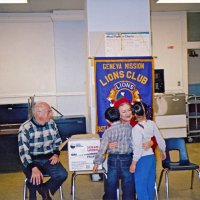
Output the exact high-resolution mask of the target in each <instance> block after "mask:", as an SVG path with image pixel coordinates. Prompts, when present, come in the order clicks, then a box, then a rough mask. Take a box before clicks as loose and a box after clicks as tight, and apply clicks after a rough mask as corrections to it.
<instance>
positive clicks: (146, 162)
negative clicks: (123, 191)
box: [130, 102, 166, 200]
mask: <svg viewBox="0 0 200 200" xmlns="http://www.w3.org/2000/svg"><path fill="white" fill-rule="evenodd" d="M133 111H134V114H135V117H136V119H137V121H138V123H137V124H136V125H135V126H134V127H133V129H132V145H133V154H134V155H133V161H132V164H131V166H130V172H131V173H134V175H135V188H136V194H137V197H138V200H153V199H154V197H155V181H156V159H155V155H154V152H153V150H152V149H151V148H149V149H147V150H144V149H143V148H142V144H143V143H144V142H146V141H149V140H150V138H151V137H153V136H155V138H156V141H157V143H158V147H159V149H160V150H161V153H162V154H161V155H162V159H165V158H166V154H165V148H166V145H165V141H164V139H163V138H162V136H161V134H160V132H159V130H158V128H157V126H156V124H155V123H154V122H153V121H152V120H147V118H146V111H147V106H146V104H145V103H142V102H136V103H135V104H134V105H133Z"/></svg>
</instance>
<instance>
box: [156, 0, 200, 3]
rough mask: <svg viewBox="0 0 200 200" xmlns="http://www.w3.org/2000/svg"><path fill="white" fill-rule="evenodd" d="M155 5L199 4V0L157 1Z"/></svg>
mask: <svg viewBox="0 0 200 200" xmlns="http://www.w3.org/2000/svg"><path fill="white" fill-rule="evenodd" d="M156 3H200V0H158V1H157V2H156Z"/></svg>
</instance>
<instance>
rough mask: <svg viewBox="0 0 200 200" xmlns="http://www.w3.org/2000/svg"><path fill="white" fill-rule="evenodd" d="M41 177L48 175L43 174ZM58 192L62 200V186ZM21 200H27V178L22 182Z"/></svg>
mask: <svg viewBox="0 0 200 200" xmlns="http://www.w3.org/2000/svg"><path fill="white" fill-rule="evenodd" d="M43 176H44V177H49V175H48V174H44V175H43ZM59 192H60V200H63V191H62V186H60V188H59ZM23 200H28V190H27V178H25V180H24V191H23Z"/></svg>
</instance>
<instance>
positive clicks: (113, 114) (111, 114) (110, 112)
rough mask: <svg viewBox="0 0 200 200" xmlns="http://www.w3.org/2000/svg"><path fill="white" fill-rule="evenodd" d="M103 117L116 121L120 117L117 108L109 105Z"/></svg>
mask: <svg viewBox="0 0 200 200" xmlns="http://www.w3.org/2000/svg"><path fill="white" fill-rule="evenodd" d="M105 118H106V119H107V120H108V121H110V122H116V121H119V119H120V113H119V110H118V109H117V108H115V107H109V108H107V109H106V111H105Z"/></svg>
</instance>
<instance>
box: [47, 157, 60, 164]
mask: <svg viewBox="0 0 200 200" xmlns="http://www.w3.org/2000/svg"><path fill="white" fill-rule="evenodd" d="M49 160H50V163H51V164H52V165H55V164H57V163H59V162H60V161H59V157H58V155H57V154H54V155H53V156H52V157H51V158H50V159H49Z"/></svg>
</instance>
